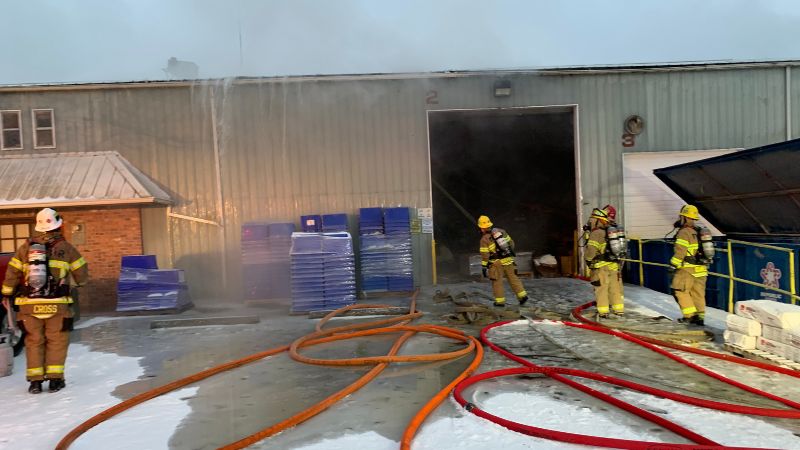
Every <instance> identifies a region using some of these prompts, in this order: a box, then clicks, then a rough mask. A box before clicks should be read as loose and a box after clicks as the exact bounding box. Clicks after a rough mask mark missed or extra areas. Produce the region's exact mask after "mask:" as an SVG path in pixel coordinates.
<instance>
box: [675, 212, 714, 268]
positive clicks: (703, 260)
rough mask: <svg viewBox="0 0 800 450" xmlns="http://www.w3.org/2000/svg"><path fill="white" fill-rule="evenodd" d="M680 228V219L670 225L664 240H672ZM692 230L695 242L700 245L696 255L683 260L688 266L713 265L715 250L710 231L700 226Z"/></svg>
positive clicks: (687, 256)
mask: <svg viewBox="0 0 800 450" xmlns="http://www.w3.org/2000/svg"><path fill="white" fill-rule="evenodd" d="M681 227H683V220H682V219H681V220H677V221H676V222H675V223H673V224H672V230H670V231H669V232H668V233H667V234H665V235H664V239H674V238H675V235H677V234H678V230H680V229H681ZM692 228H693V229H694V231H695V233H697V242H698V243H699V244H700V245H699V246H698V248H697V253H695V254H694V255H686V257H685V258H684V259H683V260H684V261H686V262H687V263H689V264H702V265H704V266H709V265H711V264H713V263H714V256H715V255H716V249H715V248H714V241H713V239H712V236H711V230H709V229H708V228H706V227H701V226H694V227H692ZM673 233H675V235H673V236H670V235H671V234H673Z"/></svg>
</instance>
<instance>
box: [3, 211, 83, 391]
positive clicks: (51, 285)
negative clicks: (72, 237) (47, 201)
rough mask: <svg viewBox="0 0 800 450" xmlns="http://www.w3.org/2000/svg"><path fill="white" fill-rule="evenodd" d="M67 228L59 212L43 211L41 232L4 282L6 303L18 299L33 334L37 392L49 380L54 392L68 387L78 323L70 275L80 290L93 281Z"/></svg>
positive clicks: (31, 364) (31, 365)
mask: <svg viewBox="0 0 800 450" xmlns="http://www.w3.org/2000/svg"><path fill="white" fill-rule="evenodd" d="M62 225H63V220H62V219H61V217H60V216H59V215H58V213H57V212H56V211H54V210H52V209H50V208H45V209H43V210H41V211H39V213H38V214H37V215H36V227H35V230H36V232H37V233H35V234H34V236H33V238H31V239H29V240H28V241H26V242H25V243H23V244H22V245H21V246H20V247H19V248H18V249H17V252H16V254H15V255H14V256H13V257H12V258H11V260H10V261H9V263H8V269H7V270H6V277H5V280H4V281H3V287H2V294H3V302H4V303H5V302H8V299H9V297H11V296H14V295H16V299H15V301H14V304H15V308H18V310H19V315H18V316H17V319H18V322H17V324H18V325H19V327H20V328H21V329H23V330H24V331H25V332H26V333H27V334H26V335H25V357H26V361H27V372H26V378H27V380H28V381H29V382H30V386H29V387H28V392H30V393H32V394H38V393H40V392H42V382H43V381H44V380H49V386H48V388H49V390H50V391H51V392H56V391H58V390H60V389H63V388H64V387H66V383H65V382H64V363H65V361H66V359H67V347H68V346H69V332H70V331H72V320H73V313H72V309H71V303H72V298H71V297H70V295H69V292H70V285H69V280H68V277H69V275H70V274H71V276H72V277H73V279H74V281H75V283H76V284H77V285H78V286H81V285H83V284H85V283H86V281H87V280H88V277H89V271H88V267H87V265H86V261H84V259H83V257H81V254H80V253H78V250H76V249H75V247H73V246H72V245H71V244H70V243H69V242H67V241H66V240H65V239H64V236H63V235H62V232H61V226H62Z"/></svg>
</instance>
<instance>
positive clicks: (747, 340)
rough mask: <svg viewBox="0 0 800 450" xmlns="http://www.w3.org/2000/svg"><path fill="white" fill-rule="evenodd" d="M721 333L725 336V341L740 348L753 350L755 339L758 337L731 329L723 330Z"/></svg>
mask: <svg viewBox="0 0 800 450" xmlns="http://www.w3.org/2000/svg"><path fill="white" fill-rule="evenodd" d="M722 335H723V337H724V338H725V342H726V343H728V344H731V345H735V346H737V347H739V348H741V349H744V350H753V349H754V348H756V340H757V339H758V337H757V336H747V335H745V334H741V333H737V332H735V331H731V330H725V331H724V332H723V333H722Z"/></svg>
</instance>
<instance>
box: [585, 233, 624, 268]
mask: <svg viewBox="0 0 800 450" xmlns="http://www.w3.org/2000/svg"><path fill="white" fill-rule="evenodd" d="M606 248H608V239H607V234H606V230H604V229H602V228H595V229H594V230H592V232H591V233H589V240H588V241H586V251H585V252H584V254H583V258H584V259H585V260H586V264H587V265H588V266H589V268H590V269H599V268H601V267H608V268H609V269H611V270H619V263H617V262H616V261H609V260H608V259H607V258H606Z"/></svg>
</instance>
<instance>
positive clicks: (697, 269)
mask: <svg viewBox="0 0 800 450" xmlns="http://www.w3.org/2000/svg"><path fill="white" fill-rule="evenodd" d="M699 250H700V241H699V240H698V238H697V230H695V229H694V228H692V227H681V229H680V230H678V234H677V235H676V236H675V247H674V252H673V255H672V258H670V260H669V263H670V265H672V266H673V267H675V268H676V269H679V270H686V271H688V272H689V273H691V274H692V276H694V277H705V276H708V267H706V266H705V265H704V264H696V263H695V262H696V261H697V258H698V253H699Z"/></svg>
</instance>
